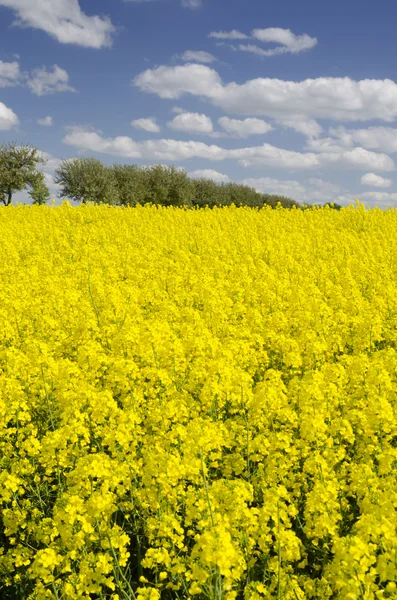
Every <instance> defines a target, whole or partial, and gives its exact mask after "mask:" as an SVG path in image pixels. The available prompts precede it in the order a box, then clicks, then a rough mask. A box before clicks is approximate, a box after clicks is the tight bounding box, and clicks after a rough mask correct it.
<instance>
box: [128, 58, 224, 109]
mask: <svg viewBox="0 0 397 600" xmlns="http://www.w3.org/2000/svg"><path fill="white" fill-rule="evenodd" d="M132 83H133V85H135V86H136V87H138V88H139V89H140V90H142V91H143V92H150V93H153V94H157V95H158V96H160V98H169V99H175V100H176V99H177V98H181V97H182V96H183V95H185V94H192V95H193V96H203V97H211V96H213V95H214V88H215V87H216V88H217V89H218V93H219V94H220V93H222V89H223V85H222V80H221V78H220V76H219V75H218V73H217V72H216V71H215V70H214V69H211V68H210V67H206V66H205V65H198V64H194V63H191V64H187V65H182V66H177V67H167V66H160V67H157V68H155V69H147V70H146V71H144V72H143V73H140V74H139V75H138V76H137V77H135V79H134V80H133V82H132ZM211 90H212V91H211Z"/></svg>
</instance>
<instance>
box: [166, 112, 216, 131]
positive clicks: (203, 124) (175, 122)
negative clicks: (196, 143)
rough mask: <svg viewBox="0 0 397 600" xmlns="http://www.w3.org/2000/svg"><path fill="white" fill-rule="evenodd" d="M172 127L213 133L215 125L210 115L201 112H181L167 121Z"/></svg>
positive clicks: (180, 129)
mask: <svg viewBox="0 0 397 600" xmlns="http://www.w3.org/2000/svg"><path fill="white" fill-rule="evenodd" d="M167 126H168V127H169V128H170V129H174V130H175V131H185V132H187V133H212V131H213V125H212V121H211V119H210V117H207V115H202V114H200V113H181V114H179V115H177V116H176V117H174V118H173V119H172V121H169V122H168V123H167Z"/></svg>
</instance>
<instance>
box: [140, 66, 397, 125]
mask: <svg viewBox="0 0 397 600" xmlns="http://www.w3.org/2000/svg"><path fill="white" fill-rule="evenodd" d="M133 84H134V85H135V86H136V87H138V88H139V89H140V90H142V91H144V92H149V93H153V94H157V95H158V96H160V97H161V98H170V99H178V98H181V97H183V96H184V95H186V94H190V95H193V96H199V97H202V98H204V99H206V100H208V101H209V102H211V103H212V104H214V105H216V106H219V107H221V108H222V109H223V110H225V111H226V112H228V113H234V114H241V115H247V116H266V117H273V118H284V119H285V118H287V117H291V115H292V116H294V115H302V116H303V117H305V118H309V119H330V120H335V121H342V122H347V121H367V120H371V119H377V120H382V121H388V122H391V121H393V120H394V119H396V118H397V84H396V83H395V82H394V81H392V80H391V79H384V80H378V79H364V80H361V81H355V80H353V79H351V78H350V77H318V78H316V79H305V80H303V81H283V80H281V79H272V78H263V77H259V78H257V79H251V80H249V81H246V82H245V83H242V84H239V83H235V82H232V83H228V84H226V83H224V82H223V81H222V79H221V77H220V76H219V74H218V73H217V71H215V69H213V68H211V67H208V66H206V65H199V64H194V63H191V64H187V65H182V66H176V67H168V66H160V67H157V68H155V69H147V70H146V71H143V72H142V73H140V74H139V75H138V76H137V77H136V78H135V79H134V81H133Z"/></svg>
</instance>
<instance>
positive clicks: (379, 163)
mask: <svg viewBox="0 0 397 600" xmlns="http://www.w3.org/2000/svg"><path fill="white" fill-rule="evenodd" d="M229 156H230V157H231V158H235V159H237V160H238V161H239V163H240V164H241V165H242V166H244V167H254V168H262V167H263V166H270V167H274V168H280V167H281V168H285V169H291V170H308V169H318V168H325V167H327V168H330V169H337V170H339V169H368V168H372V169H374V170H378V171H392V170H394V168H395V166H394V162H393V160H392V159H391V158H390V156H387V155H386V154H377V153H375V152H369V151H368V150H365V149H364V148H354V149H353V150H344V151H339V152H323V153H321V154H315V153H313V152H306V153H304V152H295V151H292V150H285V149H283V148H278V147H276V146H272V145H270V144H263V145H262V146H258V147H251V148H241V149H237V150H231V151H230V152H229Z"/></svg>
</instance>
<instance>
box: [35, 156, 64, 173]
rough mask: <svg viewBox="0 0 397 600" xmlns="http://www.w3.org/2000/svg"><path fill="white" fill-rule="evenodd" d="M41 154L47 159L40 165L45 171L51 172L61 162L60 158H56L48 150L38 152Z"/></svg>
mask: <svg viewBox="0 0 397 600" xmlns="http://www.w3.org/2000/svg"><path fill="white" fill-rule="evenodd" d="M40 154H41V156H42V157H43V158H44V159H45V160H46V161H47V162H46V164H45V165H44V166H43V167H42V170H43V171H45V172H46V173H47V172H48V173H53V172H54V171H55V169H56V168H57V167H59V165H60V164H61V159H60V158H56V157H55V156H53V155H52V154H50V153H49V152H43V151H42V152H40Z"/></svg>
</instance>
